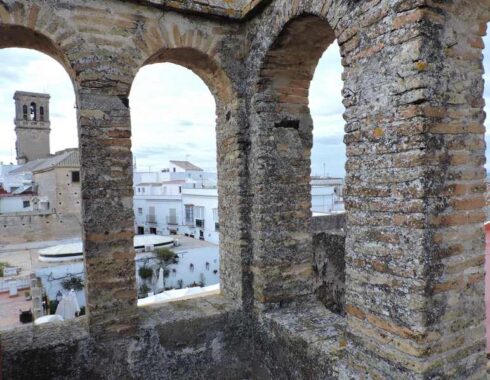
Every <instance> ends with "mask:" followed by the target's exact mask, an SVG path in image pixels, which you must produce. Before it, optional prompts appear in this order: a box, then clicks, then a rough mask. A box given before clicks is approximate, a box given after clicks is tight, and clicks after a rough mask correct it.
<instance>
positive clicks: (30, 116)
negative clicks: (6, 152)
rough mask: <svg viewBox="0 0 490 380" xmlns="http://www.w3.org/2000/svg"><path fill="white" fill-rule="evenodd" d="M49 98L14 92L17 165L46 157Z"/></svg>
mask: <svg viewBox="0 0 490 380" xmlns="http://www.w3.org/2000/svg"><path fill="white" fill-rule="evenodd" d="M49 98H50V96H49V95H48V94H37V93H34V92H23V91H16V92H15V94H14V100H15V120H14V123H15V133H16V135H17V142H16V143H15V148H16V151H17V164H19V165H20V164H25V163H26V162H29V161H33V160H36V159H38V158H45V157H48V156H49V154H50V148H49V132H50V131H51V129H50V125H51V123H50V121H49Z"/></svg>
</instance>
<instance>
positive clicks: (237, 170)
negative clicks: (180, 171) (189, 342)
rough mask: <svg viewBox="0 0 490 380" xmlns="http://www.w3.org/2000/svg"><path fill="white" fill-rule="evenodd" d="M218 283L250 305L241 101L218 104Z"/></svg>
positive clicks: (245, 130)
mask: <svg viewBox="0 0 490 380" xmlns="http://www.w3.org/2000/svg"><path fill="white" fill-rule="evenodd" d="M217 114H218V117H217V128H216V140H217V161H218V178H219V181H218V186H219V188H218V192H219V200H220V202H219V221H220V283H221V288H222V290H223V294H224V296H225V297H227V298H230V299H233V300H236V301H238V302H240V303H242V304H243V305H244V306H245V307H249V306H250V305H251V302H252V291H251V286H252V285H251V272H250V262H251V246H250V240H249V239H250V229H249V226H250V207H251V205H250V197H249V196H248V194H249V188H248V185H249V175H248V160H247V157H248V153H249V152H248V150H249V147H250V143H249V134H248V128H247V127H248V126H247V117H246V108H245V101H244V100H234V101H231V102H230V103H229V104H227V105H224V104H219V103H218V106H217Z"/></svg>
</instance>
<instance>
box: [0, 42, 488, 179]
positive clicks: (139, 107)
mask: <svg viewBox="0 0 490 380" xmlns="http://www.w3.org/2000/svg"><path fill="white" fill-rule="evenodd" d="M485 42H486V44H487V46H490V39H489V38H486V41H485ZM485 62H486V63H488V65H486V66H487V67H488V70H487V71H488V72H490V58H487V59H486V60H485ZM341 73H342V67H341V65H340V56H339V51H338V47H337V45H336V44H334V45H332V46H330V47H329V48H328V49H327V51H326V52H325V53H324V55H323V57H322V59H321V61H320V63H319V65H318V67H317V70H316V72H315V76H314V79H313V81H312V84H311V89H310V97H309V99H310V108H311V112H312V116H313V121H314V143H313V145H314V146H313V152H312V174H317V175H323V174H324V173H325V174H328V175H331V176H344V165H345V146H344V143H343V126H344V121H343V118H342V112H343V110H344V108H343V105H342V102H341V89H342V81H341ZM485 77H486V78H487V77H488V78H489V79H490V75H489V74H486V75H485ZM487 83H490V81H489V80H488V79H487ZM487 87H489V86H487ZM16 90H21V91H32V92H47V93H49V94H50V95H51V106H50V107H51V129H52V131H51V152H53V153H54V152H56V151H58V150H61V149H64V148H69V147H75V146H77V132H76V113H75V108H74V106H75V96H74V92H73V87H72V84H71V81H70V79H69V78H68V75H67V74H66V72H65V71H64V69H63V68H62V67H61V65H60V64H58V63H57V62H56V61H55V60H53V59H51V58H50V57H48V56H46V55H44V54H42V53H39V52H36V51H33V50H26V49H3V50H0V128H1V134H0V136H1V138H0V161H3V162H4V163H9V162H14V163H15V133H14V124H13V119H14V112H15V110H14V101H13V99H12V96H13V94H14V92H15V91H16ZM489 96H490V89H488V88H487V89H486V90H485V97H486V98H488V97H489ZM487 103H489V102H488V101H487ZM130 106H131V117H132V120H131V122H132V129H133V153H134V155H135V157H136V163H137V166H138V169H140V170H158V169H161V168H164V167H166V166H167V163H168V161H169V160H171V159H176V160H186V159H187V160H189V161H191V162H193V163H194V164H196V165H198V166H201V167H202V168H204V169H206V170H215V167H216V140H215V139H216V135H215V105H214V99H213V97H212V96H211V93H210V92H209V90H208V88H207V87H206V85H205V84H204V83H203V82H202V81H201V79H200V78H199V77H197V76H196V75H194V74H193V73H192V72H191V71H189V70H187V69H185V68H183V67H180V66H176V65H173V64H156V65H150V66H146V67H144V68H143V69H141V70H140V72H139V73H138V75H137V76H136V79H135V82H134V83H133V87H132V90H131V95H130ZM487 136H488V134H487Z"/></svg>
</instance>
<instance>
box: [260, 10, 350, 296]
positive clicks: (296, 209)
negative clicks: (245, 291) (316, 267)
mask: <svg viewBox="0 0 490 380" xmlns="http://www.w3.org/2000/svg"><path fill="white" fill-rule="evenodd" d="M334 41H335V34H334V31H333V29H332V28H331V27H330V26H329V24H328V23H327V22H326V21H325V20H323V19H321V18H320V17H318V16H314V15H303V16H300V17H297V18H295V19H293V20H292V21H290V22H289V23H287V24H286V25H285V26H284V27H283V29H282V31H281V33H280V34H279V36H278V37H277V39H276V40H275V42H274V43H273V44H272V45H271V47H270V50H269V52H268V53H267V55H266V57H265V59H264V64H263V66H262V68H261V71H260V77H259V79H258V83H257V93H256V94H255V95H254V98H253V106H254V108H255V109H254V111H255V114H254V123H253V126H252V157H253V158H252V164H251V165H252V167H254V168H256V169H257V172H258V173H263V175H259V176H255V177H254V178H252V182H253V186H254V188H255V189H254V197H255V198H254V206H255V205H260V207H254V212H253V216H252V219H253V228H254V233H255V234H257V236H259V238H258V239H257V242H258V243H256V244H255V245H254V261H253V271H254V279H255V283H256V285H255V287H254V290H255V299H256V300H257V301H259V302H260V303H279V304H281V303H282V302H288V301H292V300H299V299H301V298H303V297H305V298H309V297H311V296H312V294H313V293H314V288H317V287H318V284H319V283H322V282H323V281H321V280H320V281H319V282H318V280H316V279H315V277H317V276H316V275H315V273H314V272H313V271H312V269H311V268H312V263H313V250H314V247H313V246H314V244H320V242H317V241H316V239H315V242H314V239H313V238H312V230H313V229H318V228H320V229H321V228H322V226H313V224H316V221H315V223H312V212H311V205H312V202H311V183H310V182H311V151H312V147H313V118H312V115H311V109H310V99H309V95H310V85H311V82H312V80H313V76H314V73H315V70H316V68H317V65H318V62H319V61H320V58H321V57H322V54H323V53H324V52H325V51H326V50H327V48H328V47H329V46H330V45H331V44H332V43H333V42H334ZM332 96H334V97H335V96H340V93H339V94H332ZM254 140H255V143H254ZM341 165H342V164H341ZM259 168H260V169H261V170H260V169H259ZM284 196H287V201H286V199H284ZM321 241H323V240H321ZM342 255H343V252H342ZM342 261H343V259H342ZM343 273H344V272H343V268H342V274H343ZM313 283H316V285H313ZM329 302H330V301H329ZM338 302H340V300H338Z"/></svg>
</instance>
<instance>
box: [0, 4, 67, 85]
mask: <svg viewBox="0 0 490 380" xmlns="http://www.w3.org/2000/svg"><path fill="white" fill-rule="evenodd" d="M40 20H42V22H41V21H40ZM74 35H75V31H74V30H72V28H69V27H67V25H66V22H65V20H64V19H62V18H60V17H59V16H57V15H56V14H54V13H53V12H50V13H47V10H46V9H45V8H44V7H40V6H39V5H36V4H28V5H27V4H25V3H22V2H17V3H15V4H13V5H7V4H4V2H2V1H0V49H3V48H12V47H17V48H26V49H33V50H37V51H39V52H41V53H44V54H46V55H48V56H50V57H51V58H53V59H55V60H56V61H58V62H59V63H60V64H61V65H62V66H63V67H64V68H65V70H66V72H67V73H68V75H69V77H70V79H71V80H72V82H73V84H74V86H75V72H74V70H73V67H72V65H71V63H70V60H69V58H68V49H66V47H67V46H69V44H70V43H71V42H72V41H71V38H72V37H73V36H74ZM75 88H76V86H75ZM75 92H76V91H75Z"/></svg>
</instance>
